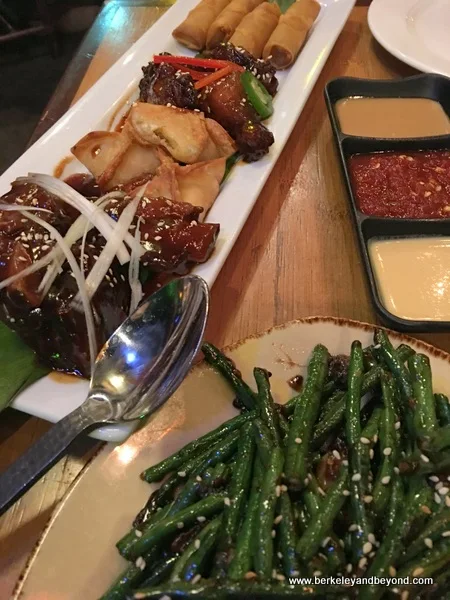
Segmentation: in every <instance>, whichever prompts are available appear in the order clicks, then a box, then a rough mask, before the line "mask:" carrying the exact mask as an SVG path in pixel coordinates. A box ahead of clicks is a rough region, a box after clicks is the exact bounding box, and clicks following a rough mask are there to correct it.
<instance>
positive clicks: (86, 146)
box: [71, 131, 171, 190]
mask: <svg viewBox="0 0 450 600" xmlns="http://www.w3.org/2000/svg"><path fill="white" fill-rule="evenodd" d="M71 150H72V154H74V155H75V156H76V157H77V158H78V160H79V161H80V162H82V163H83V164H84V166H85V167H86V168H87V169H88V170H89V171H90V172H91V173H92V175H94V177H95V178H96V180H97V183H98V184H99V186H100V188H102V189H104V190H110V189H112V188H114V187H116V186H118V185H122V184H125V183H128V182H129V181H132V180H133V179H135V178H136V177H141V176H143V175H153V174H154V173H156V171H157V169H158V168H159V167H160V166H161V164H162V162H164V161H167V160H168V161H171V159H170V157H169V156H168V155H167V154H165V152H164V151H163V150H162V148H158V147H155V146H143V145H141V144H139V143H138V142H136V140H134V139H133V138H131V137H130V136H128V135H127V134H126V132H122V133H118V132H114V131H93V132H91V133H88V134H87V135H85V136H84V137H83V138H82V139H81V140H80V141H79V142H78V143H77V144H75V146H74V147H73V148H72V149H71Z"/></svg>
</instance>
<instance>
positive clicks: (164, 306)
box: [0, 275, 209, 515]
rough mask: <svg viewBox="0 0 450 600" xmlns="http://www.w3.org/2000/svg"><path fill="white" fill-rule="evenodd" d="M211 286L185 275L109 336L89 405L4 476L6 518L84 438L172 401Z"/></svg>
mask: <svg viewBox="0 0 450 600" xmlns="http://www.w3.org/2000/svg"><path fill="white" fill-rule="evenodd" d="M208 305H209V297H208V287H207V285H206V283H205V282H204V281H203V279H201V278H200V277H197V276H195V275H187V276H186V277H181V278H179V279H175V280H174V281H172V282H170V283H169V284H167V285H166V286H164V287H162V288H161V289H160V290H158V291H157V292H156V293H155V294H153V295H152V296H150V297H149V298H148V299H147V300H146V301H144V302H143V303H142V304H141V305H140V306H139V308H138V309H137V310H136V312H134V313H133V314H132V315H131V316H130V317H129V318H128V319H127V320H126V321H124V323H123V324H122V325H121V326H120V327H119V329H117V331H116V332H115V333H114V334H113V335H112V336H111V338H110V339H109V340H108V341H107V342H106V344H105V345H104V346H103V348H102V350H101V351H100V353H99V355H98V357H97V360H96V362H95V365H94V371H93V373H92V377H91V383H90V389H89V394H88V397H87V398H86V400H85V401H84V402H83V404H82V405H81V406H80V407H79V408H77V409H76V410H74V411H73V412H71V413H70V414H68V415H67V416H66V417H64V418H63V419H61V420H60V421H59V422H58V423H56V425H54V426H53V427H52V428H51V429H50V430H49V431H48V432H47V433H45V434H44V435H43V436H42V437H41V438H40V439H39V440H38V441H37V442H36V443H35V444H34V445H33V446H31V448H29V449H28V450H27V451H26V452H25V454H23V455H22V456H21V457H20V458H19V459H18V460H17V461H16V462H15V463H13V464H12V465H11V467H9V469H7V470H6V471H5V472H4V473H3V474H2V475H1V476H0V515H1V514H2V513H3V512H5V511H6V510H7V509H8V508H9V507H10V506H11V504H13V503H14V502H15V501H16V500H17V499H18V498H19V497H20V496H22V494H24V493H25V492H26V491H27V490H28V489H29V488H30V487H31V486H32V485H33V484H34V483H35V482H36V481H37V480H38V479H39V478H40V477H42V475H44V474H45V473H46V472H47V471H48V470H49V469H50V467H52V466H53V465H54V464H55V463H56V462H57V460H58V459H59V458H61V456H63V454H64V453H65V451H66V450H67V447H68V446H69V444H70V443H71V442H72V441H73V440H74V439H75V438H76V437H77V436H78V435H79V434H80V433H82V432H86V431H88V430H91V429H93V428H95V427H96V426H98V425H99V424H101V423H120V422H123V421H130V420H134V419H138V418H140V417H144V416H145V415H149V414H151V413H153V412H154V411H155V410H157V409H158V408H159V407H160V406H161V405H162V404H164V402H166V400H167V399H168V398H169V397H170V396H171V395H172V394H173V392H174V391H175V390H176V389H177V387H178V386H179V385H180V383H181V382H182V381H183V379H184V377H185V375H186V374H187V372H188V370H189V368H190V366H191V364H192V360H193V359H194V357H195V354H196V352H197V350H198V348H199V345H200V343H201V340H202V337H203V332H204V329H205V325H206V317H207V314H208Z"/></svg>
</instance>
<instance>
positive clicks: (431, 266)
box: [368, 237, 450, 321]
mask: <svg viewBox="0 0 450 600" xmlns="http://www.w3.org/2000/svg"><path fill="white" fill-rule="evenodd" d="M368 249H369V256H370V262H371V263H372V269H373V272H374V275H375V280H376V283H377V288H378V293H379V295H380V298H381V302H382V303H383V305H384V307H385V308H386V309H387V310H388V311H389V312H391V313H392V314H393V315H396V316H397V317H400V318H402V319H409V320H417V321H450V237H420V238H403V239H374V240H370V241H369V245H368Z"/></svg>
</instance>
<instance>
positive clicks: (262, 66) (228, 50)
mask: <svg viewBox="0 0 450 600" xmlns="http://www.w3.org/2000/svg"><path fill="white" fill-rule="evenodd" d="M203 56H204V57H205V58H214V59H216V60H229V61H230V62H234V63H236V64H237V65H240V66H241V67H244V68H245V69H247V71H250V73H253V75H254V76H255V77H256V78H257V79H259V80H260V81H261V83H262V84H263V85H264V87H265V88H266V89H267V91H268V92H269V94H271V96H275V94H276V93H277V89H278V79H277V78H276V75H275V74H276V70H275V68H274V67H273V66H272V65H271V64H270V63H268V62H266V61H265V60H263V59H262V58H255V57H254V56H252V54H250V52H247V50H244V48H236V47H235V46H233V44H230V43H229V42H228V43H223V44H220V45H219V46H217V47H216V48H214V49H213V50H207V51H205V52H204V54H203Z"/></svg>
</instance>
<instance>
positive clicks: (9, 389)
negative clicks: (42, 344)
mask: <svg viewBox="0 0 450 600" xmlns="http://www.w3.org/2000/svg"><path fill="white" fill-rule="evenodd" d="M0 365H1V371H0V410H3V409H4V408H6V407H7V406H8V405H9V404H10V403H11V402H12V401H13V400H14V398H15V397H16V396H17V394H18V393H19V392H21V391H22V390H24V389H25V388H27V387H28V386H29V385H31V384H32V383H34V382H35V381H37V380H38V379H40V378H41V377H44V375H46V374H47V373H48V372H49V370H50V369H48V368H46V367H43V366H42V365H40V364H39V363H38V360H37V356H36V354H35V353H34V352H33V351H32V350H31V349H30V348H28V346H27V345H26V344H24V343H23V342H22V340H21V339H20V337H19V336H18V335H17V334H16V333H14V331H11V329H9V328H8V327H7V326H6V325H5V324H4V323H1V322H0Z"/></svg>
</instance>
